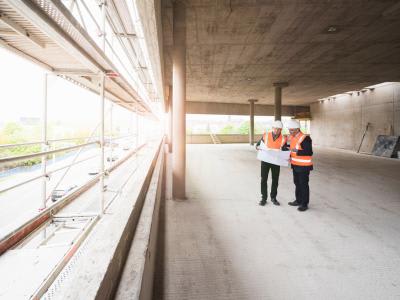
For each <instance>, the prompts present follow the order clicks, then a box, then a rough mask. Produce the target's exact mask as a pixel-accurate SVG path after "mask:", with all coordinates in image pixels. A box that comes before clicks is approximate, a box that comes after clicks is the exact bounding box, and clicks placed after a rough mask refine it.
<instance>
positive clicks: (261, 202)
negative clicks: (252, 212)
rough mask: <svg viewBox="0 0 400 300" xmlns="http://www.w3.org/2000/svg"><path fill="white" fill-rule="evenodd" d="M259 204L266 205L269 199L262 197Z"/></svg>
mask: <svg viewBox="0 0 400 300" xmlns="http://www.w3.org/2000/svg"><path fill="white" fill-rule="evenodd" d="M258 204H259V205H261V206H264V205H265V204H267V199H261V201H260V203H258Z"/></svg>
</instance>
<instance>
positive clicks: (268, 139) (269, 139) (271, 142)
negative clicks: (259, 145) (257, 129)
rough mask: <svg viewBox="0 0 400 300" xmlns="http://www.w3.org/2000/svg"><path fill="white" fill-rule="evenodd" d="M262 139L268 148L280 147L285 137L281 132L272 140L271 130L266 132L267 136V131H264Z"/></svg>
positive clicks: (283, 143) (284, 142) (284, 141)
mask: <svg viewBox="0 0 400 300" xmlns="http://www.w3.org/2000/svg"><path fill="white" fill-rule="evenodd" d="M263 141H264V143H265V145H266V146H267V147H268V148H271V149H281V148H282V147H283V145H285V144H286V137H285V136H283V135H282V134H279V136H278V138H277V139H276V140H275V141H274V138H273V136H272V131H270V132H268V137H267V133H266V132H264V135H263Z"/></svg>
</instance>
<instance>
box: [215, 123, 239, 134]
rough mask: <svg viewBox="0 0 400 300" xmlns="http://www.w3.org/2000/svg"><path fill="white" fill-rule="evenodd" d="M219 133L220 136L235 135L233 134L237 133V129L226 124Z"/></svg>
mask: <svg viewBox="0 0 400 300" xmlns="http://www.w3.org/2000/svg"><path fill="white" fill-rule="evenodd" d="M219 133H220V134H235V133H237V129H236V128H235V127H234V126H233V125H232V124H228V125H226V126H225V127H223V128H221V129H220V131H219Z"/></svg>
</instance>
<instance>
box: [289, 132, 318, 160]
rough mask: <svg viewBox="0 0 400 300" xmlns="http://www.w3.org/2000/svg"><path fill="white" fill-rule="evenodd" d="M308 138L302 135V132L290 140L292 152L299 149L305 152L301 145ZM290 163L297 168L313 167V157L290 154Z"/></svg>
mask: <svg viewBox="0 0 400 300" xmlns="http://www.w3.org/2000/svg"><path fill="white" fill-rule="evenodd" d="M306 137H307V135H306V134H304V133H302V132H301V131H300V132H299V133H298V134H297V135H296V136H295V137H291V140H290V150H292V149H297V150H303V148H301V143H302V142H303V141H304V139H305V138H306ZM290 163H291V164H292V165H295V166H305V167H307V166H312V165H313V163H312V157H311V156H299V155H297V153H295V152H290Z"/></svg>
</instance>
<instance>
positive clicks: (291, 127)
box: [286, 119, 300, 136]
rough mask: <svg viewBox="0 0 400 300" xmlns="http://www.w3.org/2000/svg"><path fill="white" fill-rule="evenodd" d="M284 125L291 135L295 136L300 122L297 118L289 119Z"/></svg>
mask: <svg viewBox="0 0 400 300" xmlns="http://www.w3.org/2000/svg"><path fill="white" fill-rule="evenodd" d="M286 127H287V128H288V129H289V132H290V134H291V135H292V136H295V135H296V134H297V133H298V132H299V131H300V123H299V121H297V120H294V119H291V120H289V122H288V123H287V124H286Z"/></svg>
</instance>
